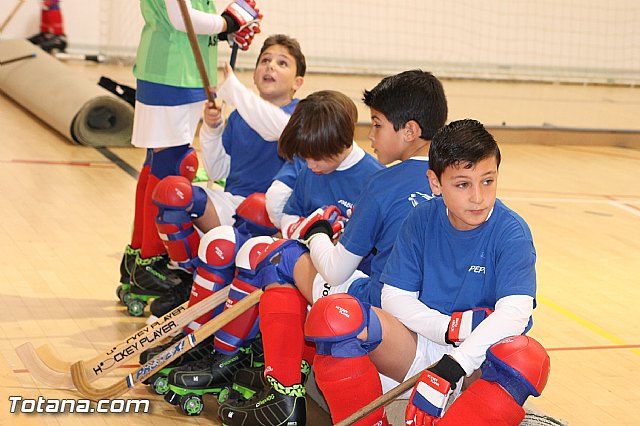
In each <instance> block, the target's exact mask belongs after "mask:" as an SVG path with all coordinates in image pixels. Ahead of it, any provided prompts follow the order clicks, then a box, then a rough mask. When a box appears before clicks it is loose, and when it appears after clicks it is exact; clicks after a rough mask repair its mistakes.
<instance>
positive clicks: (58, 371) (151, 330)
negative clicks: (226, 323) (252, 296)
mask: <svg viewBox="0 0 640 426" xmlns="http://www.w3.org/2000/svg"><path fill="white" fill-rule="evenodd" d="M229 288H230V286H227V287H225V288H223V289H221V290H219V291H217V292H215V293H214V294H212V295H211V296H209V297H207V298H206V299H204V300H202V301H200V302H199V303H197V304H195V305H193V306H192V307H190V308H187V305H188V302H185V303H184V304H182V305H180V306H178V307H177V308H175V309H173V310H172V311H170V312H169V313H167V314H165V315H164V316H163V317H162V318H159V319H158V321H156V322H154V323H152V324H149V325H146V326H144V327H143V328H141V329H140V330H138V331H137V332H135V333H134V334H132V335H130V336H129V337H127V338H126V339H124V340H122V341H121V342H119V343H117V344H116V345H114V346H112V347H111V349H109V350H107V351H105V352H103V353H100V354H98V355H96V356H94V357H93V358H91V359H88V360H84V361H83V366H85V369H86V371H85V376H86V378H87V381H88V382H93V381H95V380H97V379H98V378H100V377H101V376H103V375H104V374H106V373H108V372H109V371H111V370H114V369H115V368H117V367H118V366H119V365H122V364H123V363H124V362H126V361H127V360H129V359H130V358H131V357H132V356H134V355H136V354H140V353H141V352H142V351H144V350H146V349H148V348H151V347H153V346H155V345H157V344H158V343H160V342H161V341H162V340H163V339H164V338H165V337H168V336H169V335H170V334H171V333H173V332H175V331H177V330H181V329H182V328H183V327H184V326H186V325H188V324H189V323H190V322H191V321H193V320H195V319H197V318H198V317H200V316H202V315H203V314H205V313H206V312H208V311H210V310H212V309H214V308H215V307H216V306H219V305H221V304H223V303H224V302H226V300H227V298H228V295H229ZM16 352H17V353H18V357H19V358H20V360H21V361H22V363H23V364H24V366H25V367H26V368H27V369H28V370H29V372H30V373H31V375H32V376H33V377H34V378H35V379H36V380H38V381H39V382H42V383H44V384H47V385H50V386H54V387H57V388H61V389H75V385H74V384H73V379H72V377H71V365H72V364H73V363H70V362H67V361H63V360H60V359H59V358H57V357H56V356H55V355H54V354H53V352H52V351H51V349H50V348H49V347H48V346H46V345H45V346H42V347H40V348H38V349H37V350H36V349H34V347H33V345H32V344H31V343H25V344H24V345H21V346H19V347H18V348H16Z"/></svg>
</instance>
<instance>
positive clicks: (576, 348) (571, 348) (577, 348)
mask: <svg viewBox="0 0 640 426" xmlns="http://www.w3.org/2000/svg"><path fill="white" fill-rule="evenodd" d="M638 348H640V345H604V346H568V347H564V348H545V349H546V350H547V352H551V351H590V350H599V349H638Z"/></svg>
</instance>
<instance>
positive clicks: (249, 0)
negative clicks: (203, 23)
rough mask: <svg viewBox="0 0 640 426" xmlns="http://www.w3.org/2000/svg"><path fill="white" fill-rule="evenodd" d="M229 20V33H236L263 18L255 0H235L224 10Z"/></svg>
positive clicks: (223, 13)
mask: <svg viewBox="0 0 640 426" xmlns="http://www.w3.org/2000/svg"><path fill="white" fill-rule="evenodd" d="M222 17H223V18H224V20H225V21H226V22H227V30H226V33H227V34H231V33H235V32H237V31H240V30H242V29H244V28H245V27H248V26H249V25H251V24H252V23H254V22H256V21H259V20H260V19H262V14H261V13H260V9H258V8H257V7H256V2H255V1H254V0H234V1H233V2H231V3H229V5H228V6H227V8H226V9H225V10H224V12H222Z"/></svg>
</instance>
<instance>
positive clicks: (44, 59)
mask: <svg viewBox="0 0 640 426" xmlns="http://www.w3.org/2000/svg"><path fill="white" fill-rule="evenodd" d="M0 90H1V91H2V92H4V93H5V94H6V95H7V96H9V97H10V98H12V99H13V100H14V101H16V102H17V103H19V104H20V105H22V106H23V107H24V108H25V109H27V110H28V111H30V112H31V113H33V114H34V115H35V116H36V117H38V118H39V119H41V120H42V121H44V122H45V123H47V124H48V125H49V126H51V127H53V128H54V129H55V130H57V131H58V132H60V133H62V134H63V135H64V136H65V137H66V138H68V139H69V140H70V141H72V142H75V143H79V144H82V145H87V146H93V147H105V146H130V144H131V132H132V129H133V107H132V106H131V105H129V104H128V103H127V102H125V101H123V100H122V99H120V98H119V97H117V96H116V95H114V94H112V93H110V92H109V91H108V90H106V89H104V88H102V87H100V86H98V84H97V83H92V82H91V81H88V80H87V79H86V77H85V76H83V75H82V74H79V73H78V72H76V71H75V70H73V69H71V68H69V67H68V66H66V65H65V64H64V63H62V62H60V61H59V60H57V59H56V58H54V57H52V56H51V55H49V54H48V53H46V52H44V51H43V50H41V49H40V48H39V47H38V46H35V45H33V44H31V43H29V42H28V41H26V40H22V39H17V40H0Z"/></svg>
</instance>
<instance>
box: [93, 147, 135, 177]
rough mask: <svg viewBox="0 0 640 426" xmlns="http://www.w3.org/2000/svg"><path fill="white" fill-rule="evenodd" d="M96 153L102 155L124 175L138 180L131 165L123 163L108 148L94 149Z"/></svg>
mask: <svg viewBox="0 0 640 426" xmlns="http://www.w3.org/2000/svg"><path fill="white" fill-rule="evenodd" d="M96 151H98V152H99V153H100V154H102V155H104V156H105V157H106V158H107V159H109V161H111V162H112V163H113V164H115V165H116V166H118V167H119V168H120V169H122V171H124V172H125V173H126V174H128V175H129V176H131V177H132V178H134V179H136V180H138V171H137V170H136V169H134V168H133V167H131V164H129V163H127V162H126V161H124V160H123V159H122V158H120V157H119V156H118V155H117V154H115V153H113V152H111V151H109V148H96Z"/></svg>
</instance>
